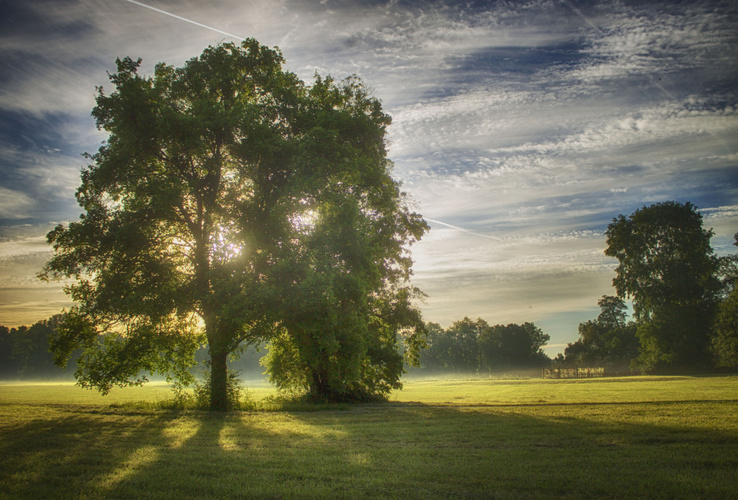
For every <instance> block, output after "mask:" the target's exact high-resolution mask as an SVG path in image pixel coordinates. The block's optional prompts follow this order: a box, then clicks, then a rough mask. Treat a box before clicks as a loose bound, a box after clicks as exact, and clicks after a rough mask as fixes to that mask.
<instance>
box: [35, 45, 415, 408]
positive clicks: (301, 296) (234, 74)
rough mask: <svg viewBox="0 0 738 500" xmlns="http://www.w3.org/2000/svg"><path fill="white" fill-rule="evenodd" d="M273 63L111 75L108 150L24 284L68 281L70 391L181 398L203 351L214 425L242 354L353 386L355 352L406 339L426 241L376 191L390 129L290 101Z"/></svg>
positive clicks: (105, 108)
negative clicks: (285, 361) (276, 343)
mask: <svg viewBox="0 0 738 500" xmlns="http://www.w3.org/2000/svg"><path fill="white" fill-rule="evenodd" d="M283 62H284V61H283V58H282V55H281V53H280V52H279V51H278V50H276V49H269V48H267V47H264V46H261V45H260V44H259V43H258V42H257V41H255V40H246V41H244V42H243V44H242V45H241V46H236V45H233V44H223V45H219V46H216V47H209V48H207V49H206V50H205V51H204V52H203V53H202V55H201V56H199V57H197V58H194V59H191V60H189V61H187V62H186V63H185V65H184V66H183V67H181V68H175V67H172V66H168V65H165V64H163V63H162V64H159V65H157V66H156V69H155V73H154V76H153V77H145V76H141V75H139V74H138V67H139V65H140V60H139V61H134V60H132V59H130V58H126V59H123V60H118V61H117V63H118V70H117V72H116V73H115V74H112V75H111V76H110V80H111V82H112V83H113V85H114V87H115V90H114V92H113V93H112V94H109V95H107V94H105V93H104V91H103V89H102V88H100V89H99V94H98V96H97V105H96V106H95V108H94V110H93V116H94V117H95V118H96V120H97V125H98V127H99V128H101V129H103V130H105V131H107V132H108V133H109V138H108V140H107V142H106V143H104V144H103V146H102V147H101V148H100V150H99V151H98V152H97V153H96V154H94V155H88V158H89V159H90V160H91V161H92V164H91V165H90V166H89V167H87V168H86V169H85V170H84V171H83V174H82V185H81V186H80V188H79V189H78V191H77V199H78V201H79V204H80V206H81V207H82V208H83V210H84V213H83V214H82V216H81V218H80V220H79V221H76V222H72V223H70V224H69V225H68V226H61V225H60V226H58V227H57V228H56V229H54V230H53V231H51V232H50V233H49V235H48V241H49V243H50V244H52V245H53V246H54V250H55V255H54V257H53V258H52V259H51V260H50V261H49V262H48V264H47V265H46V268H45V270H44V271H43V273H42V277H44V278H46V279H51V278H73V281H72V283H71V284H69V285H68V286H67V292H68V293H69V294H70V295H71V297H72V299H73V300H74V301H75V302H76V305H75V306H74V307H72V309H71V310H70V311H68V312H67V314H66V316H65V319H64V321H63V322H62V324H61V325H60V328H59V333H58V335H57V336H56V337H55V339H54V342H53V349H54V352H55V355H56V359H57V361H58V362H60V363H62V364H63V363H64V362H65V360H66V359H67V358H68V356H69V354H70V353H71V352H72V351H73V350H74V349H76V348H78V347H81V348H83V349H84V352H83V354H82V356H81V358H80V359H79V360H78V366H79V369H78V371H77V376H78V379H79V381H80V383H81V384H82V385H87V386H94V387H98V388H100V389H101V390H103V391H107V390H109V389H110V388H111V387H112V386H113V385H128V384H138V383H142V382H143V381H145V379H144V378H142V377H141V376H140V375H139V374H140V373H141V372H142V370H144V371H150V372H158V373H164V374H167V375H168V376H173V377H176V378H179V379H182V380H187V379H188V377H189V376H190V375H189V373H190V372H189V371H188V367H189V366H190V365H191V364H192V360H193V355H194V352H195V350H196V349H197V348H198V347H199V346H200V345H201V344H203V343H206V344H207V345H208V348H209V352H210V370H211V372H210V377H211V378H210V387H211V407H212V408H213V409H226V408H227V407H228V401H227V383H228V375H227V357H228V355H229V354H230V353H233V352H235V351H237V350H238V349H239V348H241V347H242V346H243V345H244V343H250V342H256V341H261V340H265V339H270V338H274V339H284V338H288V339H290V341H291V343H292V344H293V345H295V346H296V349H297V352H298V358H299V361H300V362H301V363H302V364H303V365H304V366H306V367H307V368H308V369H311V370H312V371H313V372H318V373H319V372H320V370H323V369H324V368H325V365H326V364H330V360H331V359H332V358H335V357H341V356H346V357H348V358H350V364H351V363H353V364H356V363H359V364H361V363H363V364H364V365H367V366H368V367H369V368H366V369H364V370H363V372H362V373H361V374H358V375H357V373H356V372H357V371H361V370H356V369H354V372H353V373H351V374H349V373H348V372H349V371H350V370H351V369H353V368H351V367H349V368H347V369H346V370H345V372H346V374H347V377H348V376H349V375H353V376H354V377H355V378H356V377H359V378H361V377H360V376H359V375H366V373H365V372H366V371H370V370H371V369H372V368H374V367H375V365H376V363H377V362H378V359H380V358H381V356H372V355H371V354H372V353H373V352H374V351H371V349H374V350H375V351H376V350H380V351H382V350H384V351H383V352H385V351H386V350H387V349H392V348H394V347H396V346H395V344H394V341H395V337H394V334H395V332H396V331H397V330H398V329H401V328H403V327H409V328H412V329H413V332H412V335H417V333H418V331H419V330H420V319H419V315H418V313H417V311H415V310H414V309H413V308H412V306H411V304H410V296H411V295H412V294H413V290H412V289H411V288H409V287H408V286H407V283H406V282H407V279H408V277H409V275H410V271H411V264H412V262H411V260H410V257H409V255H408V253H407V248H408V245H409V244H411V243H412V242H413V241H415V240H417V239H418V238H420V236H421V235H422V234H423V232H424V231H425V230H426V229H427V226H426V225H425V222H424V221H423V220H422V218H421V217H420V216H419V215H417V214H415V213H411V212H410V211H409V210H408V208H407V205H406V203H405V201H404V198H403V195H402V194H401V192H400V190H399V186H398V184H397V182H396V181H394V180H393V179H392V178H391V177H390V169H391V162H390V161H389V160H388V159H387V158H386V149H385V139H384V134H385V130H386V127H387V125H388V124H389V123H390V119H389V117H388V116H387V115H386V114H384V113H383V112H382V109H381V105H380V103H379V102H378V101H377V100H376V99H374V98H373V97H371V96H370V95H369V93H368V92H367V91H366V89H365V87H364V86H363V85H362V84H361V82H360V81H358V80H357V79H347V80H344V81H341V82H336V81H334V80H333V79H331V78H325V79H322V78H319V77H316V81H315V82H314V84H313V85H311V86H306V85H305V84H304V83H303V82H301V81H300V80H299V79H298V78H297V77H296V76H295V75H294V74H292V73H290V72H287V71H285V70H283V68H282V64H283ZM337 332H341V334H340V335H339V334H338V333H337ZM390 333H391V335H390ZM341 336H343V337H360V338H363V339H365V338H366V337H367V336H372V338H373V340H372V341H368V340H365V341H363V342H362V341H361V340H355V339H354V340H352V342H343V343H342V341H341V338H340V337H341ZM390 337H391V338H390ZM413 338H414V337H413ZM411 344H412V342H411ZM349 351H350V352H349ZM370 351H371V352H370ZM393 359H394V358H393ZM380 360H381V359H380ZM400 364H401V363H400ZM401 368H402V367H401V366H400V369H401ZM379 371H380V372H381V369H380V370H379ZM395 371H396V367H395V370H394V371H392V373H385V372H381V373H380V374H379V375H377V376H375V377H374V379H373V381H374V382H375V383H376V384H379V385H381V382H380V381H378V379H381V378H382V377H383V376H385V377H389V378H390V380H389V383H390V384H392V383H395V382H396V380H394V379H393V378H392V377H394V376H395ZM342 374H343V373H342ZM397 377H399V374H397ZM311 378H314V379H316V380H320V381H321V382H320V383H322V379H321V375H320V373H319V374H318V376H317V377H311ZM355 378H354V380H355ZM364 378H366V377H364ZM329 389H330V388H329ZM329 389H326V392H330V391H329ZM319 390H320V389H319Z"/></svg>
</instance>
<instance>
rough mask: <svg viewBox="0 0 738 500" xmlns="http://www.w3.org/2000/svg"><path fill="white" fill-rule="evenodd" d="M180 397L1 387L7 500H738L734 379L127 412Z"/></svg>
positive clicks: (420, 392)
mask: <svg viewBox="0 0 738 500" xmlns="http://www.w3.org/2000/svg"><path fill="white" fill-rule="evenodd" d="M250 392H251V395H252V397H253V398H254V399H256V400H259V399H263V398H264V397H267V396H269V395H270V394H273V390H271V389H270V388H267V387H263V386H260V387H255V388H252V389H251V390H250ZM166 397H168V394H167V392H166V388H165V387H163V386H158V387H157V386H154V387H149V388H141V389H127V390H121V391H118V392H113V393H112V394H111V395H110V396H108V397H107V398H106V399H104V398H101V397H100V396H98V395H97V394H96V393H94V392H90V391H83V390H81V389H78V388H76V387H74V386H72V385H59V384H56V385H25V386H24V385H18V384H9V385H0V448H1V449H2V451H1V452H0V457H1V458H0V496H1V497H11V498H20V497H22V498H59V497H65V498H70V497H74V498H84V497H88V498H89V497H93V498H99V497H107V498H185V497H186V498H192V497H195V498H228V497H242V498H243V497H287V498H290V497H298V498H302V497H344V498H361V497H367V496H368V497H397V498H429V497H448V496H451V497H455V496H460V497H481V498H489V497H494V498H550V497H570V498H593V497H610V498H690V497H693V498H736V497H738V417H736V415H738V377H735V376H730V377H727V376H726V377H670V378H667V377H660V378H654V377H651V378H645V377H634V378H624V379H601V380H597V379H591V380H515V381H504V380H492V379H482V378H479V379H466V380H462V379H442V378H439V379H434V380H433V379H424V380H409V381H407V382H406V384H405V389H404V390H403V391H400V392H398V393H396V394H394V395H393V398H392V399H393V401H391V402H389V403H387V404H381V405H356V406H341V407H336V408H335V409H328V410H324V411H259V412H242V413H232V414H226V415H221V414H211V413H206V412H194V411H186V412H172V411H153V410H147V409H145V408H146V406H145V405H130V404H126V402H129V401H135V400H149V401H156V400H162V399H164V398H166ZM111 403H112V404H111Z"/></svg>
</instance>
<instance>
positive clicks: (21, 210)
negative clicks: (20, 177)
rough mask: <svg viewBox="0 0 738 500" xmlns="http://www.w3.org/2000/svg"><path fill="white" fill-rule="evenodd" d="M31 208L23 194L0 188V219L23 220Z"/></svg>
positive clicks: (32, 202) (32, 204) (28, 198)
mask: <svg viewBox="0 0 738 500" xmlns="http://www.w3.org/2000/svg"><path fill="white" fill-rule="evenodd" d="M33 206H34V201H33V200H32V199H31V198H30V197H29V196H28V195H26V194H25V193H21V192H19V191H13V190H11V189H7V188H4V187H2V186H0V219H25V218H27V217H28V216H29V215H28V213H29V211H30V210H31V208H32V207H33Z"/></svg>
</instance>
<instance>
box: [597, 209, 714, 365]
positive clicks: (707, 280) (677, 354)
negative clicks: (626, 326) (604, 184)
mask: <svg viewBox="0 0 738 500" xmlns="http://www.w3.org/2000/svg"><path fill="white" fill-rule="evenodd" d="M605 234H606V236H607V249H606V251H605V254H606V255H608V256H610V257H615V258H616V259H618V261H619V263H620V264H619V266H618V267H617V269H616V277H615V278H614V279H613V285H614V286H615V289H616V290H617V293H618V296H619V297H621V298H626V297H629V298H632V300H633V308H634V312H635V318H636V322H637V323H638V338H639V340H640V355H639V357H638V364H639V365H640V367H641V368H642V369H644V370H647V371H654V370H656V371H681V370H687V371H695V370H697V371H699V370H703V369H706V368H709V367H710V366H712V354H711V352H710V349H709V346H710V338H711V333H712V326H713V319H714V317H715V310H716V306H717V303H718V295H717V294H718V291H719V288H720V283H719V281H718V279H717V275H716V273H717V268H718V259H717V258H716V257H715V256H714V255H713V251H712V247H711V246H710V238H711V237H712V235H713V233H712V231H710V230H705V229H703V227H702V216H701V215H700V214H699V213H698V212H697V210H696V208H695V206H694V205H692V204H691V203H685V204H681V203H676V202H664V203H657V204H654V205H651V206H647V207H643V208H641V209H639V210H636V211H635V212H634V213H633V214H631V215H630V216H628V217H626V216H624V215H620V216H618V217H617V218H616V219H614V220H613V222H612V223H611V224H610V225H609V226H608V228H607V231H606V233H605Z"/></svg>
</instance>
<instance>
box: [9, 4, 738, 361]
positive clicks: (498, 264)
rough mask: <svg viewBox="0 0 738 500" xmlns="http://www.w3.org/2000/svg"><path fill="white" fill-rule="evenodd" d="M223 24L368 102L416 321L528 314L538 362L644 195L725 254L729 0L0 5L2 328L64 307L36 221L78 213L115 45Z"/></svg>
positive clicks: (735, 130)
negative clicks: (407, 214) (409, 209)
mask: <svg viewBox="0 0 738 500" xmlns="http://www.w3.org/2000/svg"><path fill="white" fill-rule="evenodd" d="M141 4H144V5H146V6H149V7H153V8H155V9H158V11H156V10H152V9H150V8H147V7H145V6H144V5H141ZM162 11H163V12H162ZM165 13H168V14H171V15H167V14H165ZM173 16H178V17H173ZM188 21H193V22H195V23H199V24H193V23H192V22H188ZM215 30H219V31H215ZM226 33H228V34H232V35H234V36H235V37H254V38H256V39H257V40H259V41H260V42H261V43H263V44H265V45H269V46H278V47H279V48H280V49H281V50H282V51H283V53H284V55H285V57H286V59H287V64H286V67H287V69H289V70H291V71H293V72H295V73H297V74H298V75H299V76H300V77H301V78H303V79H304V80H306V81H308V82H309V81H310V80H312V77H313V75H314V74H315V73H316V72H318V73H320V74H321V75H326V74H331V75H333V76H334V77H337V78H342V77H345V76H348V75H351V74H356V75H358V76H359V77H361V78H362V79H363V80H364V81H365V82H366V83H367V84H368V85H369V86H370V87H371V88H373V89H374V92H375V96H376V97H378V98H379V99H381V100H382V102H383V105H384V108H385V110H386V111H387V112H388V113H389V114H390V115H392V117H393V125H392V126H391V128H390V131H389V138H388V139H389V145H390V148H389V151H390V157H391V159H392V160H393V161H394V163H395V169H394V176H395V177H396V178H397V179H398V180H400V181H402V183H403V187H404V189H405V190H406V191H407V192H408V193H409V194H410V195H411V197H412V199H413V200H414V202H415V208H416V209H417V210H418V211H420V212H421V213H422V214H423V215H424V216H425V217H426V218H427V219H428V220H429V221H430V225H431V227H432V230H431V232H430V233H429V234H428V235H427V236H426V237H425V238H424V239H423V241H422V242H420V243H419V244H417V245H416V246H414V247H413V255H414V257H415V261H416V264H415V278H414V279H415V284H416V285H418V286H419V287H420V288H421V289H422V290H423V291H424V292H425V293H426V294H427V295H428V298H427V300H426V302H425V303H424V304H422V305H421V308H422V310H423V313H424V317H425V318H426V319H427V320H429V321H436V322H439V323H441V324H442V325H443V326H447V325H449V324H450V323H451V322H452V321H455V320H459V319H461V318H463V317H464V316H469V317H472V318H476V317H482V318H484V319H486V320H487V321H488V322H490V323H492V324H496V323H509V322H523V321H533V322H535V323H536V324H537V325H538V326H541V327H542V328H543V330H544V332H546V333H549V334H550V335H551V337H552V339H551V348H550V350H549V351H548V352H549V354H552V355H553V354H555V353H556V352H558V351H560V350H561V349H562V347H563V345H565V344H566V343H567V342H573V341H574V340H576V339H577V325H578V323H579V322H581V321H584V320H587V319H591V318H594V317H595V316H596V315H597V306H596V303H597V300H598V298H599V297H600V296H602V295H603V294H613V293H614V291H613V289H612V288H611V280H612V277H613V270H614V268H615V265H616V263H615V261H613V260H612V259H608V258H606V257H605V256H604V254H603V251H604V248H605V240H604V236H603V231H604V230H605V228H606V227H607V224H608V223H609V222H610V221H611V220H612V218H613V217H616V216H617V215H618V214H621V213H623V214H630V213H632V212H633V211H634V210H635V209H637V208H639V207H641V206H643V205H645V204H651V203H655V202H659V201H666V200H676V201H680V202H685V201H691V202H693V203H694V204H696V205H697V206H698V207H699V209H700V211H701V213H702V214H703V216H704V221H705V226H706V227H708V228H709V227H711V228H713V229H714V231H715V233H716V234H715V237H714V238H713V247H714V248H715V250H716V251H717V252H718V253H719V254H725V253H729V252H732V251H733V248H732V247H731V243H732V241H733V239H732V235H733V234H734V233H735V232H736V231H738V141H737V140H736V139H738V6H736V4H735V2H732V1H705V2H700V1H689V2H666V1H662V2H659V1H648V2H645V1H641V2H638V1H613V2H601V3H600V2H582V1H576V0H557V1H554V0H540V1H537V0H534V1H527V2H526V1H520V2H494V1H478V2H474V1H472V2H452V1H446V2H420V1H410V2H405V1H390V2H386V1H372V2H359V1H332V0H325V1H308V0H303V1H285V0H253V1H241V0H215V1H212V2H201V1H199V0H191V1H175V0H167V1H165V0H141V1H140V2H131V1H128V0H74V1H72V0H48V1H45V0H34V1H33V2H29V1H22V0H0V64H2V68H3V71H2V73H1V74H0V324H5V325H9V326H10V325H17V324H29V323H32V322H34V321H37V320H39V319H43V318H46V317H48V316H50V315H51V314H54V313H56V312H59V311H60V310H61V308H62V307H64V306H65V305H68V302H67V300H66V298H65V296H64V295H63V293H62V292H61V285H60V284H52V285H49V284H44V283H42V282H39V281H38V280H37V279H36V278H35V275H36V273H37V272H38V270H39V269H40V267H41V266H42V265H43V263H44V262H45V260H46V259H47V258H48V257H49V255H50V254H49V249H48V248H47V247H46V245H45V242H44V235H45V233H46V232H47V231H48V230H49V229H51V228H52V227H53V226H54V225H55V224H57V223H59V222H64V221H68V220H72V219H76V218H77V217H78V216H79V212H80V210H79V208H78V207H77V206H76V203H75V200H74V191H75V188H76V187H77V186H78V184H79V171H80V168H81V167H82V166H84V159H83V158H82V157H81V156H80V155H81V153H83V152H85V151H88V152H94V151H96V150H97V148H98V146H99V144H100V142H101V141H103V140H105V135H104V134H103V133H101V132H99V131H97V130H96V129H95V126H94V122H93V120H92V118H91V117H90V110H91V109H92V107H93V106H94V96H95V86H97V85H103V86H107V84H108V80H107V74H106V72H107V71H111V72H112V71H114V70H115V63H114V61H115V58H116V57H125V56H131V57H133V58H136V57H141V58H143V64H142V72H143V73H146V74H150V73H151V72H152V70H153V67H154V65H155V64H156V63H158V62H160V61H164V62H166V63H168V64H174V65H181V64H182V63H183V62H184V61H185V60H187V59H189V58H191V57H195V56H197V55H199V54H200V53H201V52H202V50H203V49H204V48H205V47H207V46H208V45H212V44H217V43H219V42H222V41H233V38H231V37H229V36H228V35H226Z"/></svg>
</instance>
